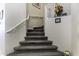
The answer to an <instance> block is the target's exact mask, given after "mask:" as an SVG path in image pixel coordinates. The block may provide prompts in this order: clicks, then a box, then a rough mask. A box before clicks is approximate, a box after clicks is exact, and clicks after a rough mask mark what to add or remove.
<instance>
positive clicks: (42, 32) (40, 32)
mask: <svg viewBox="0 0 79 59" xmlns="http://www.w3.org/2000/svg"><path fill="white" fill-rule="evenodd" d="M27 33H36V34H39V33H40V34H42V33H44V32H27Z"/></svg>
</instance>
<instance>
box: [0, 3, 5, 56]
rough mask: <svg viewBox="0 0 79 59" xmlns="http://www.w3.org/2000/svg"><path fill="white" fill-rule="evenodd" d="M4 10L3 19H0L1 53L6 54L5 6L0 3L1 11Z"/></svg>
mask: <svg viewBox="0 0 79 59" xmlns="http://www.w3.org/2000/svg"><path fill="white" fill-rule="evenodd" d="M1 10H4V12H3V19H0V55H4V54H5V8H4V4H3V3H0V12H1Z"/></svg>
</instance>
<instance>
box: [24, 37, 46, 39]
mask: <svg viewBox="0 0 79 59" xmlns="http://www.w3.org/2000/svg"><path fill="white" fill-rule="evenodd" d="M25 40H47V37H25Z"/></svg>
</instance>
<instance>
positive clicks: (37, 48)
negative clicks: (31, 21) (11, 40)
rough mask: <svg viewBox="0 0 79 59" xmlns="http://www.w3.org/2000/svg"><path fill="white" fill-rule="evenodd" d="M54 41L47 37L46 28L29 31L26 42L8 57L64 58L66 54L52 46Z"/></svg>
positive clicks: (35, 28) (21, 43) (22, 42)
mask: <svg viewBox="0 0 79 59" xmlns="http://www.w3.org/2000/svg"><path fill="white" fill-rule="evenodd" d="M52 43H53V42H52V41H49V40H48V37H45V32H44V27H43V26H42V27H34V28H33V29H28V30H27V33H26V37H25V40H24V41H21V42H19V44H20V46H18V47H15V48H14V52H13V53H10V54H8V56H63V55H64V53H63V52H60V51H58V50H57V48H58V47H57V46H55V45H52Z"/></svg>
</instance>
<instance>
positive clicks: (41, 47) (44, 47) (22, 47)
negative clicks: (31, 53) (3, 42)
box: [14, 45, 57, 50]
mask: <svg viewBox="0 0 79 59" xmlns="http://www.w3.org/2000/svg"><path fill="white" fill-rule="evenodd" d="M56 48H57V46H55V45H52V46H18V47H15V48H14V49H16V50H17V49H56Z"/></svg>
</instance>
